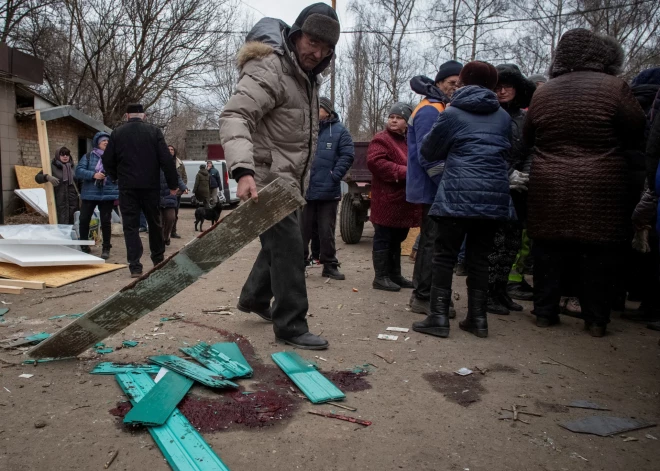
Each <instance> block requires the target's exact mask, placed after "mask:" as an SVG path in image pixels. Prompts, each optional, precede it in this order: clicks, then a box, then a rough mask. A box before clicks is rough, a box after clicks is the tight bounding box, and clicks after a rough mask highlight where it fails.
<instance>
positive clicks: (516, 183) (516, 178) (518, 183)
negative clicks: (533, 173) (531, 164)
mask: <svg viewBox="0 0 660 471" xmlns="http://www.w3.org/2000/svg"><path fill="white" fill-rule="evenodd" d="M528 182H529V174H528V173H523V172H519V171H518V170H514V171H513V172H512V173H511V175H509V188H510V189H512V190H516V191H521V192H522V191H527V183H528Z"/></svg>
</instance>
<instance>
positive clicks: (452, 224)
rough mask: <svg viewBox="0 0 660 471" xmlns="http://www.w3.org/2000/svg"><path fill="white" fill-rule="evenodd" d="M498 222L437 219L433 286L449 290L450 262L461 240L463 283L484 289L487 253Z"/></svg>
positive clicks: (456, 253)
mask: <svg viewBox="0 0 660 471" xmlns="http://www.w3.org/2000/svg"><path fill="white" fill-rule="evenodd" d="M498 224H499V223H498V222H497V221H491V220H488V219H472V218H448V217H442V218H438V219H437V225H438V237H437V238H436V240H435V250H434V252H433V285H434V286H437V287H438V288H444V289H451V282H452V277H453V275H454V265H456V260H457V259H458V252H460V250H461V245H462V244H463V239H465V261H466V265H467V271H468V276H467V286H468V288H469V289H475V290H480V291H486V290H487V289H488V255H489V254H490V252H491V250H492V248H493V236H494V235H495V231H496V230H497V226H498ZM417 256H418V257H419V252H418V254H417Z"/></svg>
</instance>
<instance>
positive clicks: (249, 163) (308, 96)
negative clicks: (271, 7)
mask: <svg viewBox="0 0 660 471" xmlns="http://www.w3.org/2000/svg"><path fill="white" fill-rule="evenodd" d="M289 31H290V29H289V27H288V26H287V25H286V24H284V23H283V22H281V21H279V20H276V19H273V18H264V19H262V20H261V21H259V22H258V23H257V24H256V25H255V26H254V28H253V29H252V31H250V33H249V34H248V36H247V41H246V43H245V45H244V46H243V47H242V48H241V50H240V51H239V53H238V58H237V62H238V68H239V70H240V77H239V82H238V85H237V87H236V91H235V93H234V95H233V96H232V97H231V98H230V99H229V101H228V102H227V105H226V106H225V109H224V111H223V112H222V114H221V115H220V141H221V143H222V146H223V148H224V151H225V158H226V160H227V164H228V165H229V169H230V171H231V172H232V176H233V177H234V178H236V179H238V178H240V177H241V176H243V175H245V174H246V173H250V174H252V173H253V174H254V178H255V182H256V184H257V187H258V188H261V187H263V186H265V185H266V184H268V183H270V182H271V181H273V180H274V179H276V178H278V177H280V178H283V179H284V180H285V181H287V182H289V183H290V184H291V185H293V186H295V187H296V188H298V190H299V191H300V192H301V194H303V195H304V194H305V189H306V187H307V185H308V181H309V170H310V168H311V163H312V159H313V157H314V152H315V148H316V141H317V137H318V113H319V111H318V110H319V100H318V88H319V82H320V81H319V79H318V77H317V76H314V75H313V74H308V73H306V72H304V71H303V70H302V69H301V68H300V66H299V65H298V61H297V59H296V56H295V54H294V52H293V51H292V48H291V46H290V41H289V37H288V34H289ZM329 59H330V58H328V60H327V62H328V63H329ZM324 62H326V61H324ZM318 69H319V67H317V70H318Z"/></svg>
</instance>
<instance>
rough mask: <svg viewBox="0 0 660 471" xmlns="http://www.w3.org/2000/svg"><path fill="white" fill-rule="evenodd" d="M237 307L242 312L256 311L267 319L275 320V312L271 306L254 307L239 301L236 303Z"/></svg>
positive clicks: (269, 320) (255, 312)
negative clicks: (263, 307) (264, 307)
mask: <svg viewBox="0 0 660 471" xmlns="http://www.w3.org/2000/svg"><path fill="white" fill-rule="evenodd" d="M236 309H238V310H239V311H241V312H245V313H247V314H250V313H254V314H256V315H257V316H259V317H261V318H262V319H263V320H265V321H268V322H273V313H272V312H271V310H270V306H269V307H267V308H266V309H255V308H253V307H248V306H247V305H245V304H241V302H240V301H239V302H238V303H237V304H236Z"/></svg>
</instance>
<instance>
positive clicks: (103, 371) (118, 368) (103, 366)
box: [90, 361, 160, 375]
mask: <svg viewBox="0 0 660 471" xmlns="http://www.w3.org/2000/svg"><path fill="white" fill-rule="evenodd" d="M159 370H160V366H158V365H146V364H141V363H125V364H121V363H112V362H109V361H106V362H103V363H99V364H98V365H96V366H95V367H94V369H93V370H92V371H90V374H93V375H115V374H119V373H127V372H129V371H130V372H135V373H146V374H154V375H155V374H158V371H159Z"/></svg>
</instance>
